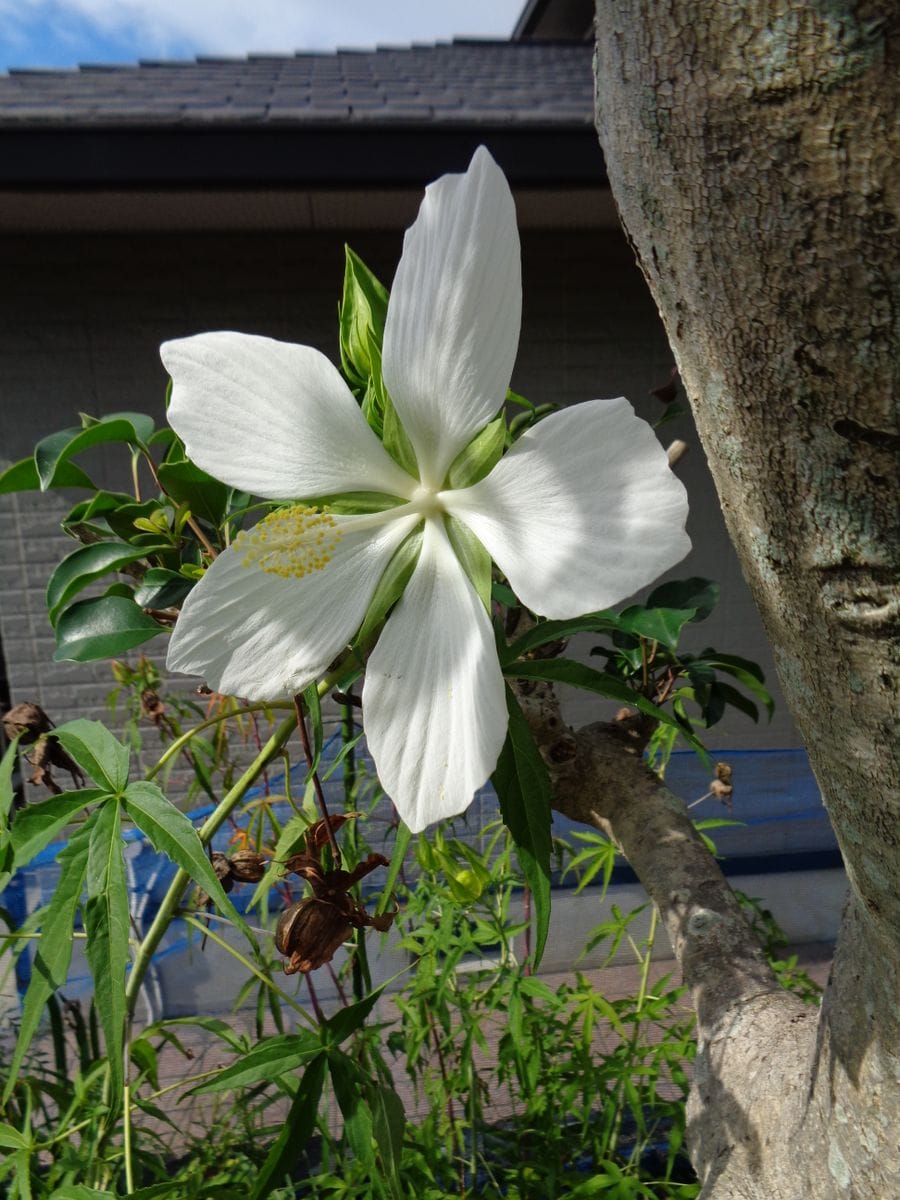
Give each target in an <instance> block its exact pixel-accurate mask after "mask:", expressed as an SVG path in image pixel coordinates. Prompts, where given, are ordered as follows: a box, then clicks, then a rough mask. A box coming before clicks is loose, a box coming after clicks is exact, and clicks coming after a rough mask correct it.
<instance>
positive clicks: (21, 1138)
mask: <svg viewBox="0 0 900 1200" xmlns="http://www.w3.org/2000/svg"><path fill="white" fill-rule="evenodd" d="M30 1145H31V1142H30V1141H29V1139H28V1138H27V1137H26V1136H25V1134H24V1133H20V1132H19V1130H18V1129H16V1128H15V1127H14V1126H12V1125H6V1124H0V1146H5V1147H6V1148H7V1149H8V1150H24V1149H27V1148H28V1147H29V1146H30Z"/></svg>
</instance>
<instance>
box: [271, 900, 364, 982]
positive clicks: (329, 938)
mask: <svg viewBox="0 0 900 1200" xmlns="http://www.w3.org/2000/svg"><path fill="white" fill-rule="evenodd" d="M351 928H352V925H351V922H350V920H349V918H348V916H347V914H346V913H344V912H342V911H341V910H340V909H339V908H337V907H335V905H333V904H329V903H326V902H325V901H322V900H317V899H316V898H315V897H314V896H308V897H307V898H306V899H305V900H300V901H298V902H297V903H296V904H292V905H291V907H290V908H287V909H285V911H284V912H283V913H282V914H281V916H280V917H279V918H278V926H277V928H276V930H275V946H276V948H277V949H278V952H279V954H284V955H285V956H286V957H287V958H288V961H287V962H286V963H285V964H284V973H285V975H296V974H297V973H298V972H299V973H300V974H303V975H306V974H307V973H308V972H309V971H315V970H316V969H317V968H318V967H321V966H324V965H325V963H327V962H331V960H332V958H333V957H334V955H335V953H336V952H337V949H338V947H339V946H341V945H342V944H343V943H344V942H345V941H346V940H347V938H348V937H349V935H350V930H351Z"/></svg>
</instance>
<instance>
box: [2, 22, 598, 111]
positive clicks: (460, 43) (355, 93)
mask: <svg viewBox="0 0 900 1200" xmlns="http://www.w3.org/2000/svg"><path fill="white" fill-rule="evenodd" d="M591 108H592V81H591V51H590V47H589V46H586V45H583V44H567V43H529V42H500V41H476V40H470V39H457V40H455V41H453V42H448V43H438V44H437V45H413V46H402V47H399V46H398V47H391V46H381V47H379V48H378V49H376V50H338V51H337V53H335V54H303V53H299V54H295V55H293V56H265V55H250V56H249V57H247V58H198V59H196V60H193V61H185V62H165V61H161V62H141V63H140V64H138V65H137V66H102V65H97V66H93V65H90V66H82V67H79V68H77V69H76V70H13V71H10V72H9V73H8V74H7V75H0V126H3V127H13V128H15V127H19V128H21V127H22V126H32V127H34V126H39V125H44V124H53V125H56V126H65V127H74V126H79V127H91V128H97V127H105V128H110V127H121V126H128V125H142V126H151V125H152V126H168V125H173V124H174V125H183V126H196V125H203V126H207V125H217V124H225V125H245V124H253V125H267V126H273V127H274V126H278V125H284V124H289V125H311V124H315V125H320V124H333V123H339V124H348V125H365V126H373V125H382V124H388V123H395V122H399V123H403V124H415V125H422V124H450V125H484V124H489V125H494V124H506V123H508V124H514V125H529V126H530V125H540V124H543V125H553V126H559V125H563V126H566V127H572V126H575V127H578V126H588V125H590V122H591Z"/></svg>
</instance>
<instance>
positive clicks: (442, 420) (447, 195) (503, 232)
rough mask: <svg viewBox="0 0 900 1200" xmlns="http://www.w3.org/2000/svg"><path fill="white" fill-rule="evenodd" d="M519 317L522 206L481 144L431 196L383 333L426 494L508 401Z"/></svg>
mask: <svg viewBox="0 0 900 1200" xmlns="http://www.w3.org/2000/svg"><path fill="white" fill-rule="evenodd" d="M521 312H522V278H521V261H520V253H519V234H518V231H517V229H516V210H515V205H514V204H513V199H512V195H511V193H510V190H509V185H508V184H507V182H506V178H505V176H504V175H503V172H502V171H501V170H500V168H499V167H498V166H497V164H496V163H495V162H494V160H493V159H492V158H491V156H490V154H489V153H488V152H487V150H485V148H484V147H483V146H481V147H479V149H478V150H476V152H475V155H474V157H473V159H472V162H471V164H470V165H469V169H468V171H467V172H466V173H465V174H464V175H444V176H442V177H441V178H440V179H438V180H437V182H436V183H432V184H431V185H430V186H429V187H428V188H426V189H425V199H424V200H423V201H422V207H421V208H420V209H419V215H418V217H417V218H416V221H415V223H414V224H413V225H412V226H411V227H410V228H409V229H408V230H407V232H406V236H405V237H404V239H403V257H402V258H401V259H400V265H399V267H398V268H397V274H396V275H395V277H394V283H393V287H392V289H391V298H390V302H389V304H388V314H387V323H386V325H385V330H384V356H383V370H384V381H385V383H386V384H387V388H388V391H389V393H390V395H391V398H392V400H393V401H394V405H395V407H396V409H397V412H398V413H399V414H400V419H401V420H402V422H403V425H404V427H405V429H406V431H407V433H408V434H409V436H410V440H411V441H412V444H413V446H414V448H415V451H416V455H417V458H418V462H419V469H420V474H421V475H422V482H423V483H425V484H427V485H428V486H429V487H432V488H437V487H440V485H441V484H442V483H443V481H444V476H445V475H446V473H447V468H448V467H449V466H450V464H451V462H452V461H453V459H454V458H455V457H456V455H457V454H458V453H459V451H460V450H462V449H463V448H464V447H465V446H466V444H467V443H468V442H469V441H470V440H471V439H472V437H473V436H474V435H475V434H476V433H477V432H478V430H479V429H481V427H482V426H483V425H486V424H487V422H488V421H489V420H490V419H491V418H492V417H493V416H495V415H496V413H497V412H498V410H499V408H500V405H501V404H502V403H503V401H504V400H505V399H506V390H507V388H508V387H509V380H510V376H511V375H512V369H513V363H514V361H515V357H516V349H517V347H518V344H519V326H520V324H521Z"/></svg>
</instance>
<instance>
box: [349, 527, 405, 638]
mask: <svg viewBox="0 0 900 1200" xmlns="http://www.w3.org/2000/svg"><path fill="white" fill-rule="evenodd" d="M421 549H422V530H421V529H414V530H413V532H412V533H411V534H410V535H409V537H407V538H404V540H403V541H402V542H401V543H400V545H399V546H398V547H397V549H396V550H395V551H394V554H393V557H392V558H391V561H390V562H389V563H388V565H387V567H385V570H384V574H383V575H382V576H381V579H380V580H379V583H378V587H377V588H376V589H375V595H374V596H373V597H372V601H371V603H370V605H369V611H368V612H367V613H366V615H365V619H364V620H363V623H362V625H361V626H360V627H359V633H358V634H357V635H356V637H355V638H354V640H353V644H354V646H356V647H358V648H359V649H361V650H362V649H365V647H366V644H367V643H368V642H369V640H370V639H371V637H372V635H373V634H374V632H375V631H376V629H378V627H379V625H381V623H382V621H383V620H384V619H385V617H386V616H387V615H388V611H389V610H390V609H391V608H392V607H393V606H394V605H395V604H396V603H397V601H398V600H399V599H400V597H401V596H402V595H403V590H404V588H405V587H406V585H407V584H408V583H409V581H410V578H411V576H412V573H413V571H414V570H415V566H416V563H417V562H418V559H419V551H420V550H421Z"/></svg>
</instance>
